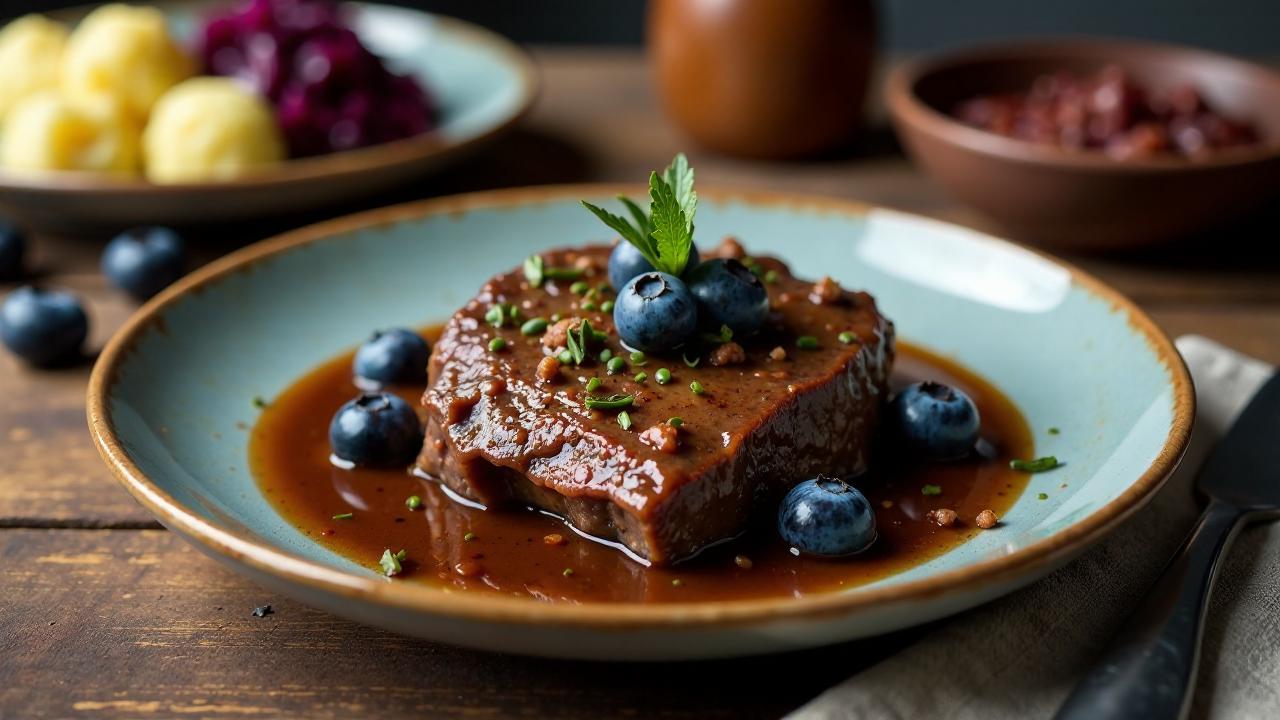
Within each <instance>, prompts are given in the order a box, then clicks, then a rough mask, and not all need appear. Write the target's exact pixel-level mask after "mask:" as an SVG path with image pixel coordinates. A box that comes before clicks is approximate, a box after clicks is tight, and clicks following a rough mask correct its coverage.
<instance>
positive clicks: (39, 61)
mask: <svg viewBox="0 0 1280 720" xmlns="http://www.w3.org/2000/svg"><path fill="white" fill-rule="evenodd" d="M66 44H67V28H66V26H64V25H63V24H62V23H57V22H54V21H52V20H49V19H48V18H46V17H44V16H42V15H27V16H25V17H21V18H18V19H17V20H14V21H13V22H11V23H9V24H8V25H5V26H4V27H3V28H2V29H0V120H2V119H4V117H5V116H6V115H8V114H9V111H10V110H12V109H13V106H14V105H16V104H18V101H19V100H22V99H23V98H25V97H27V96H29V95H33V94H35V93H37V92H40V91H41V90H52V89H54V88H56V87H57V86H58V70H59V68H60V66H61V64H62V51H63V49H64V48H65V47H66Z"/></svg>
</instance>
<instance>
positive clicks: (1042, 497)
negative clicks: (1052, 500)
mask: <svg viewBox="0 0 1280 720" xmlns="http://www.w3.org/2000/svg"><path fill="white" fill-rule="evenodd" d="M1036 499H1037V500H1048V499H1049V493H1040V494H1039V495H1037V496H1036Z"/></svg>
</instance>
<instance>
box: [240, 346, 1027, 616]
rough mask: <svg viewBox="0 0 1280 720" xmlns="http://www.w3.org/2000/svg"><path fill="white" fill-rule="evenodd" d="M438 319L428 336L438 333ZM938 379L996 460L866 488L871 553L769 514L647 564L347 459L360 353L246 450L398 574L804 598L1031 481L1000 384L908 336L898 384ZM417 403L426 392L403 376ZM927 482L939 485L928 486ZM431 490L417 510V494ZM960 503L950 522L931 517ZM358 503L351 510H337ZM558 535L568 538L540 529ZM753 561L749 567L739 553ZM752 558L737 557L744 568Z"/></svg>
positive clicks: (318, 535)
mask: <svg viewBox="0 0 1280 720" xmlns="http://www.w3.org/2000/svg"><path fill="white" fill-rule="evenodd" d="M439 331H440V330H439V328H431V329H429V330H427V331H425V332H424V335H425V336H426V337H428V338H430V339H432V340H434V339H435V338H436V337H437V336H438V334H439ZM923 379H932V380H938V381H941V382H945V383H947V384H950V385H952V386H954V387H958V388H960V389H962V390H964V391H965V392H966V393H968V394H969V396H970V397H972V398H973V400H974V402H975V403H977V405H978V409H979V411H980V412H981V414H982V435H983V438H984V439H985V440H986V441H987V443H989V444H990V446H991V447H992V448H994V450H993V454H992V456H991V457H989V458H985V459H984V458H976V459H974V460H971V461H965V462H960V463H952V464H936V465H925V466H909V465H903V466H896V465H888V464H886V463H885V462H884V461H883V460H882V461H881V465H882V467H880V468H879V469H878V470H877V471H875V472H873V473H871V474H868V475H866V476H863V477H862V478H861V479H859V480H858V481H857V482H856V483H855V484H856V485H857V486H858V488H859V489H860V490H862V492H863V493H865V494H866V495H867V497H868V499H870V501H871V503H872V505H873V506H874V507H875V508H876V522H877V525H878V528H879V539H878V540H877V541H876V543H875V545H874V546H873V547H872V548H871V549H870V550H868V551H867V552H865V553H863V554H861V555H858V556H854V557H850V558H843V559H839V560H818V559H811V558H800V557H794V556H792V555H791V554H790V553H789V552H788V550H787V548H786V547H784V546H783V543H782V542H781V541H780V540H779V539H778V537H777V534H776V531H775V530H774V529H773V523H772V518H767V520H768V522H765V523H763V524H762V525H761V526H759V527H757V528H755V529H754V530H753V531H752V532H749V533H747V535H746V536H744V537H742V538H739V539H738V540H735V541H733V542H731V543H727V544H725V545H723V546H719V547H716V548H712V549H710V550H708V551H706V552H704V553H703V554H702V555H700V556H699V557H697V558H695V559H694V560H692V561H689V562H687V563H684V564H681V565H677V566H675V567H672V568H647V567H644V566H642V565H640V564H639V563H637V562H635V561H633V560H631V559H629V558H627V557H626V556H625V555H623V554H622V553H621V552H619V551H618V550H616V549H614V548H613V547H608V546H606V545H603V544H601V543H599V542H597V541H595V540H592V539H589V538H585V537H581V536H579V535H577V534H576V533H575V532H574V531H573V530H572V529H571V528H569V527H567V526H566V525H565V524H564V523H563V522H561V521H560V520H559V519H558V518H555V517H550V516H547V515H543V514H539V513H536V512H521V511H508V512H499V511H485V510H480V509H476V508H473V507H468V506H466V505H463V504H460V503H459V502H456V501H455V500H454V499H452V498H451V497H450V496H448V495H446V493H445V492H444V491H443V490H442V489H441V487H440V486H438V485H436V484H435V483H433V482H430V481H428V480H425V479H422V478H419V477H415V476H414V475H413V474H411V473H410V472H409V471H407V470H394V469H392V470H378V469H365V468H358V469H354V470H343V469H340V468H337V467H335V466H333V465H332V464H330V462H329V441H328V427H329V420H330V418H331V417H332V416H333V414H334V413H335V412H336V411H337V409H338V407H339V406H341V405H342V404H343V403H344V402H346V401H347V400H349V399H351V398H352V397H354V396H355V395H356V394H357V393H358V392H359V391H358V390H357V389H356V388H355V386H354V385H352V383H351V354H350V353H348V354H344V355H342V356H339V357H336V358H334V359H333V360H330V361H329V362H326V363H325V364H323V365H321V366H320V367H318V368H316V369H315V370H313V371H311V372H310V373H308V374H307V375H305V376H304V377H302V378H301V379H299V380H298V381H297V382H296V383H294V384H293V385H292V386H291V387H290V388H289V389H288V390H286V391H285V392H284V393H283V394H281V395H280V396H279V397H277V398H275V399H274V400H273V401H272V402H271V404H270V405H269V406H268V407H267V408H265V409H264V410H263V412H262V416H261V417H260V419H259V420H258V423H257V424H256V425H255V426H254V428H253V430H252V435H251V438H250V443H249V462H250V468H251V469H252V471H253V473H254V476H255V477H256V478H257V481H258V484H259V486H260V487H261V489H262V492H263V494H264V495H265V496H266V497H267V499H268V500H269V501H270V502H271V505H272V506H273V507H274V508H275V509H276V511H277V512H279V513H280V514H281V516H283V517H284V518H285V519H286V520H288V521H289V522H290V523H291V524H293V525H294V526H296V527H297V528H299V529H300V530H301V531H302V532H303V533H305V534H306V535H308V536H309V537H311V538H313V539H314V540H316V542H318V543H320V544H321V545H323V546H325V547H326V548H328V549H330V550H332V551H333V552H336V553H338V554H339V555H342V556H344V557H347V558H351V559H352V560H354V561H355V562H358V563H360V564H362V565H366V566H368V567H369V568H371V569H373V570H375V571H378V570H379V568H378V560H379V558H380V557H381V556H382V553H383V551H384V550H386V549H391V550H392V551H393V552H395V551H398V550H400V549H404V550H405V551H406V556H407V559H406V560H405V561H404V563H403V567H404V572H403V574H401V575H399V576H397V578H396V581H398V582H422V583H427V584H430V585H434V586H438V587H444V588H450V589H455V590H459V591H461V590H466V591H474V592H488V593H502V594H509V595H515V596H520V597H531V598H537V599H539V600H546V601H555V602H648V603H662V602H694V601H704V600H728V599H746V598H765V597H782V596H796V597H799V596H802V595H808V594H812V593H821V592H829V591H832V590H837V589H840V588H847V587H852V586H856V585H862V584H865V583H868V582H871V581H874V580H877V579H880V578H883V577H885V576H888V575H892V574H894V573H897V572H901V571H903V570H906V569H908V568H910V567H913V566H915V565H919V564H921V563H923V562H926V561H928V560H931V559H933V558H935V557H938V556H939V555H942V554H944V553H946V552H947V551H949V550H951V549H953V548H955V547H956V546H958V545H960V544H962V543H964V542H965V541H966V540H968V539H969V538H971V537H973V536H974V534H976V533H979V532H1000V529H999V526H997V528H996V529H994V530H985V531H984V530H979V529H977V528H976V527H975V526H974V524H973V519H974V517H975V516H976V515H977V514H978V513H979V512H981V511H982V510H985V509H991V510H992V511H994V512H995V513H996V514H997V515H1001V516H1003V515H1004V513H1005V511H1007V510H1008V509H1009V507H1010V506H1012V505H1013V503H1014V501H1016V500H1017V498H1018V496H1019V495H1021V494H1022V491H1023V490H1024V489H1025V487H1026V485H1027V479H1028V476H1027V475H1025V474H1023V473H1018V472H1014V471H1012V470H1010V469H1009V460H1010V459H1012V458H1015V457H1022V458H1029V457H1034V453H1033V449H1034V448H1033V441H1032V436H1031V432H1030V430H1029V429H1028V427H1027V424H1026V421H1025V420H1024V419H1023V418H1022V415H1021V413H1019V412H1018V409H1017V408H1016V407H1014V405H1013V403H1011V402H1010V401H1009V399H1008V398H1006V397H1005V396H1004V395H1003V394H1002V393H1001V392H1000V391H999V390H997V389H996V388H995V387H993V386H992V385H991V384H990V383H988V382H986V381H985V380H983V379H982V378H980V377H978V376H977V375H974V374H973V373H971V372H969V371H968V370H966V369H964V368H962V367H960V366H958V365H956V364H955V363H953V362H951V361H948V360H946V359H944V358H941V357H939V356H937V355H934V354H932V353H930V352H928V351H926V350H923V349H921V348H917V347H913V346H911V345H909V344H907V343H899V344H898V356H897V361H896V363H895V369H894V384H895V385H902V384H906V383H909V382H914V381H917V380H923ZM397 392H398V394H400V395H401V396H402V397H404V398H405V400H407V401H409V402H410V403H411V404H413V405H414V406H415V407H417V406H418V404H419V403H418V400H419V396H420V395H421V392H422V388H418V387H412V388H400V389H398V390H397ZM925 485H936V486H939V487H940V488H941V489H942V492H941V494H939V495H924V494H923V493H922V492H921V489H922V488H923V487H924V486H925ZM411 495H418V496H420V497H421V498H422V507H421V508H420V509H418V510H416V511H411V510H409V509H408V508H407V507H406V506H405V500H406V499H407V498H408V497H409V496H411ZM937 508H950V509H952V510H955V511H956V512H957V513H958V514H959V518H960V519H959V521H958V522H957V524H956V525H955V526H954V527H951V528H940V527H938V526H936V525H935V524H933V523H932V522H929V521H928V520H927V519H926V518H925V514H926V513H927V512H929V511H930V510H933V509H937ZM344 513H352V517H351V518H350V519H338V520H335V519H334V516H335V515H342V514H344ZM551 534H558V535H560V536H561V537H562V538H563V542H562V543H561V544H549V543H548V542H546V541H545V540H544V538H545V537H546V536H548V535H551ZM742 557H745V558H748V559H749V560H750V563H749V565H750V567H749V568H745V567H742V566H741V565H747V564H748V563H745V562H741V561H740V560H739V562H735V558H742ZM740 562H741V565H740V564H739V563H740Z"/></svg>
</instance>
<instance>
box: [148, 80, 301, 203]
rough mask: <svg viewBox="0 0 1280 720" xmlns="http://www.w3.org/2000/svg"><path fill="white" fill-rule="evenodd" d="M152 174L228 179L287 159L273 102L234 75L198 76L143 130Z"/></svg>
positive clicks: (166, 178) (160, 179)
mask: <svg viewBox="0 0 1280 720" xmlns="http://www.w3.org/2000/svg"><path fill="white" fill-rule="evenodd" d="M142 147H143V155H144V157H145V165H146V173H147V178H148V179H150V180H151V181H152V182H157V183H176V182H198V181H202V180H223V179H227V178H232V177H236V176H238V175H243V174H245V173H246V172H251V171H252V170H253V169H254V168H257V167H260V166H263V165H269V164H272V163H276V162H279V161H281V160H283V159H284V156H285V148H284V139H283V137H282V136H281V134H280V127H279V126H278V125H277V124H276V119H275V115H274V114H273V113H272V111H271V107H270V106H268V105H267V103H266V102H265V101H264V100H263V99H262V98H260V97H258V96H257V95H255V94H254V93H252V92H250V91H248V90H245V89H244V88H242V87H240V86H239V85H237V84H236V83H235V82H234V81H232V80H228V79H226V78H219V77H198V78H192V79H191V80H187V81H185V82H183V83H181V84H179V85H178V86H176V87H174V88H173V89H172V90H170V91H169V92H168V93H166V94H165V95H164V96H163V97H161V98H160V101H159V102H157V103H156V105H155V108H154V109H153V111H152V113H151V121H150V122H149V123H147V127H146V129H145V130H144V131H143V134H142Z"/></svg>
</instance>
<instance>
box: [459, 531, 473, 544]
mask: <svg viewBox="0 0 1280 720" xmlns="http://www.w3.org/2000/svg"><path fill="white" fill-rule="evenodd" d="M475 539H476V534H475V533H473V532H469V533H467V534H466V535H463V536H462V541H463V542H471V541H472V540H475Z"/></svg>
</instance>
